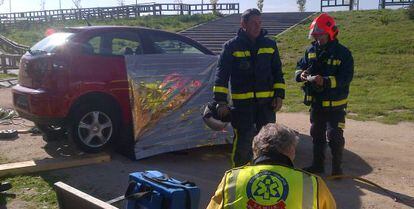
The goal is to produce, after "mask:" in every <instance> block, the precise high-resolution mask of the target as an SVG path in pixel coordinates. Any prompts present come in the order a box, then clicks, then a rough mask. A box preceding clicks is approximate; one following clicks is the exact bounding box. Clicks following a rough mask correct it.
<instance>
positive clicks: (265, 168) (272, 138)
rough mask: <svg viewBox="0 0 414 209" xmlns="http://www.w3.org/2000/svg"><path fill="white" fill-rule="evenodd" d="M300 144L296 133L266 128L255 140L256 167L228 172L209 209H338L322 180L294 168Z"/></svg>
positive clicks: (272, 125)
mask: <svg viewBox="0 0 414 209" xmlns="http://www.w3.org/2000/svg"><path fill="white" fill-rule="evenodd" d="M297 143H298V136H297V134H296V133H295V132H294V131H293V130H291V129H289V128H286V127H284V126H282V125H279V124H274V123H269V124H267V125H266V126H264V127H263V128H262V129H261V130H260V132H259V134H258V135H257V136H256V137H255V138H254V140H253V158H254V161H253V165H249V166H244V167H239V168H234V169H231V170H229V171H227V172H226V173H225V175H224V177H223V179H222V181H221V183H220V185H219V186H218V188H217V190H216V192H215V194H214V196H213V197H212V198H211V201H210V204H209V205H208V206H207V209H219V208H220V209H221V208H223V209H227V208H292V209H300V208H314V209H316V208H319V209H335V208H336V203H335V200H334V198H333V197H332V194H331V192H330V191H329V189H328V187H327V186H326V184H325V182H324V181H323V180H322V178H321V177H319V176H316V175H313V174H311V173H307V172H305V171H302V170H298V169H295V168H294V167H293V163H292V162H293V160H294V158H295V149H296V145H297Z"/></svg>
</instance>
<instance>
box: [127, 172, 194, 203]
mask: <svg viewBox="0 0 414 209" xmlns="http://www.w3.org/2000/svg"><path fill="white" fill-rule="evenodd" d="M125 199H127V200H128V201H127V206H126V208H127V209H198V204H199V201H200V189H199V188H198V187H197V186H196V185H195V184H194V183H191V182H188V181H179V180H177V179H173V178H170V177H168V176H167V175H165V174H163V173H161V172H159V171H144V172H136V173H130V174H129V186H128V189H127V192H126V193H125Z"/></svg>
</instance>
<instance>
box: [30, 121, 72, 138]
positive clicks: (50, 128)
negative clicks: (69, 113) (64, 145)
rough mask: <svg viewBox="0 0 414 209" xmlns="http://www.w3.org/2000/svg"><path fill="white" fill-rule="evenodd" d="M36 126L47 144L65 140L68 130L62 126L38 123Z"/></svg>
mask: <svg viewBox="0 0 414 209" xmlns="http://www.w3.org/2000/svg"><path fill="white" fill-rule="evenodd" d="M35 126H36V127H37V128H38V129H39V131H40V132H41V133H42V135H43V140H44V141H46V142H49V141H56V140H59V139H61V138H63V137H64V136H65V134H66V129H65V128H64V127H62V126H55V125H49V124H38V123H36V124H35Z"/></svg>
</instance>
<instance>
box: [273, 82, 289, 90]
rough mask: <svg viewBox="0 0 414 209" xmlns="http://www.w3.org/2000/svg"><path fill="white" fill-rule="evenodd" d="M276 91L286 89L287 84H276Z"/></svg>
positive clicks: (274, 85)
mask: <svg viewBox="0 0 414 209" xmlns="http://www.w3.org/2000/svg"><path fill="white" fill-rule="evenodd" d="M273 88H274V89H286V84H284V83H275V84H273Z"/></svg>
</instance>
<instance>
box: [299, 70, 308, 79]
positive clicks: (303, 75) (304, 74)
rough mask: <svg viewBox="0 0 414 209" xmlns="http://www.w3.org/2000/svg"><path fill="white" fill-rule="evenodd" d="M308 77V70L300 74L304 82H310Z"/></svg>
mask: <svg viewBox="0 0 414 209" xmlns="http://www.w3.org/2000/svg"><path fill="white" fill-rule="evenodd" d="M308 75H309V73H308V71H307V70H304V71H303V72H302V73H301V74H300V79H301V80H302V81H307V80H308V78H307V77H308Z"/></svg>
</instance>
